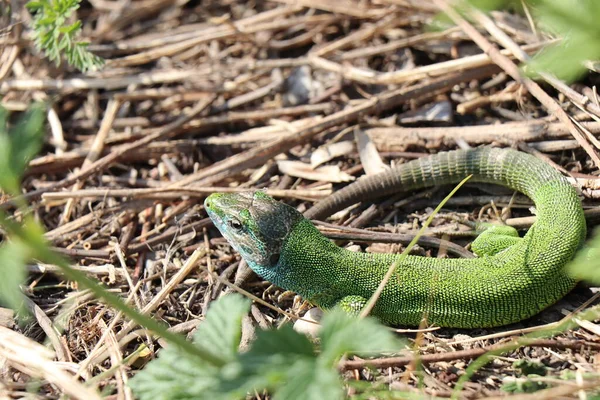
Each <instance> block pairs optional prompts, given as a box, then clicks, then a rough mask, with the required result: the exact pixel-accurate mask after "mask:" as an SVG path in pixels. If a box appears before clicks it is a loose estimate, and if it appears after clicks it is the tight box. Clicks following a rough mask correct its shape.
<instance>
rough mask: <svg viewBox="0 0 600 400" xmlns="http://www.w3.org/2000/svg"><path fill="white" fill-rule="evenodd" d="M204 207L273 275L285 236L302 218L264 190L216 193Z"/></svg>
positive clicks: (258, 267) (251, 260) (261, 271)
mask: <svg viewBox="0 0 600 400" xmlns="http://www.w3.org/2000/svg"><path fill="white" fill-rule="evenodd" d="M204 207H205V209H206V211H207V212H208V216H209V217H210V219H212V221H213V223H214V224H215V226H216V227H217V228H218V229H219V231H221V234H222V235H223V236H224V237H225V239H227V241H228V242H229V243H230V244H231V246H233V248H234V249H235V250H236V251H237V252H239V253H240V254H241V256H242V257H243V258H244V260H246V262H247V263H248V265H249V266H250V268H252V269H253V270H254V271H255V272H256V273H257V274H258V275H260V276H262V277H263V278H266V277H267V276H269V275H271V274H270V273H269V272H271V271H272V269H273V268H274V267H275V266H276V265H277V263H278V262H279V256H280V253H281V247H282V245H283V244H284V241H285V239H286V237H287V236H288V235H289V233H290V232H291V230H292V228H293V227H294V225H295V224H296V222H298V221H299V220H300V219H302V218H303V217H302V215H301V214H300V213H299V212H298V211H296V209H294V208H292V207H290V206H288V205H287V204H284V203H281V202H279V201H276V200H274V199H273V198H271V197H270V196H268V195H267V194H265V193H263V192H244V193H213V194H211V195H210V196H208V197H207V198H206V200H205V201H204Z"/></svg>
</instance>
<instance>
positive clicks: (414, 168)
mask: <svg viewBox="0 0 600 400" xmlns="http://www.w3.org/2000/svg"><path fill="white" fill-rule="evenodd" d="M469 174H473V178H472V179H471V180H472V181H476V182H490V183H495V184H500V185H504V186H507V187H509V188H512V189H514V190H518V191H520V192H522V193H524V194H526V195H527V196H529V197H530V198H531V199H532V200H533V201H534V203H535V206H536V214H537V219H536V222H535V223H534V224H533V226H532V227H531V228H530V229H529V231H528V232H527V234H526V235H525V236H524V237H522V238H521V237H519V236H518V234H517V231H516V230H514V229H513V228H510V227H506V226H490V228H488V229H487V230H485V231H484V232H483V233H482V234H481V235H479V236H478V237H477V238H476V239H475V241H474V242H473V244H472V248H473V249H474V251H475V253H476V254H477V255H478V256H479V257H478V258H471V259H437V258H431V257H419V256H408V257H407V258H406V259H405V260H404V261H403V262H402V263H400V265H398V267H397V270H396V273H395V274H394V275H393V276H392V278H391V280H390V281H389V282H388V283H387V285H386V286H385V289H384V290H383V293H382V294H381V297H380V298H379V300H378V301H377V303H376V305H375V307H374V309H373V311H372V315H374V316H376V317H378V318H379V319H380V320H382V321H383V322H385V323H388V324H392V325H411V326H415V325H418V324H419V323H420V321H421V319H422V318H423V316H424V315H426V316H427V320H428V322H429V323H432V324H436V325H440V326H445V327H457V328H475V327H493V326H499V325H505V324H509V323H513V322H517V321H520V320H523V319H525V318H528V317H530V316H532V315H534V314H536V313H538V312H539V311H541V310H542V309H544V308H546V307H548V306H549V305H551V304H553V303H554V302H556V301H557V300H558V299H560V298H561V297H562V296H564V295H565V294H566V293H567V292H569V291H570V290H571V289H572V288H573V287H574V285H575V284H576V281H575V280H574V279H572V278H570V277H569V276H567V275H566V273H565V272H564V270H563V267H564V266H565V264H566V263H567V262H568V261H569V260H571V259H572V258H573V256H574V254H575V252H576V251H577V249H578V248H579V247H580V245H581V244H582V243H583V240H584V238H585V235H586V225H585V219H584V216H583V210H582V207H581V203H580V200H579V198H578V197H577V193H576V191H575V190H574V188H573V187H572V186H571V185H570V184H569V183H568V182H567V180H566V179H565V178H564V177H563V176H562V175H560V174H559V173H558V172H556V171H555V170H554V169H553V168H551V167H550V166H549V165H547V164H546V163H544V162H543V161H540V160H538V159H536V158H535V157H532V156H530V155H527V154H525V153H521V152H518V151H514V150H508V149H504V150H503V149H494V148H487V147H484V148H479V149H475V150H466V151H465V150H459V151H452V152H446V153H439V154H437V155H433V156H429V157H426V158H421V159H418V160H414V161H411V162H408V163H406V164H403V165H400V166H398V167H396V168H394V169H392V170H389V171H387V172H384V173H382V174H378V175H374V176H369V177H365V178H362V179H359V180H358V181H357V182H355V183H353V184H351V185H348V186H346V187H345V188H343V189H341V190H339V191H337V192H336V193H335V194H334V195H332V196H330V197H329V198H327V199H325V200H323V201H321V202H319V203H317V204H316V205H315V206H314V207H313V208H311V209H309V210H308V211H307V212H306V213H305V215H304V216H303V215H302V214H300V213H299V212H298V211H297V210H296V209H294V208H293V207H290V206H288V205H286V204H283V203H281V202H278V201H275V200H273V199H272V198H271V197H269V196H267V195H266V194H264V193H262V192H260V191H258V192H254V193H240V194H218V193H214V194H212V195H210V196H209V197H208V198H207V199H206V200H205V203H204V205H205V207H206V210H207V212H208V214H209V216H210V218H211V219H212V220H213V222H214V224H215V225H216V227H217V228H218V229H219V230H220V231H221V233H222V234H223V236H225V238H227V240H228V241H229V242H230V243H231V245H232V246H233V247H234V248H235V249H236V250H237V251H238V252H239V253H240V254H241V255H242V257H243V258H244V259H245V260H246V262H247V263H248V265H249V266H250V267H251V268H252V269H253V270H254V271H255V272H256V273H257V274H258V275H260V276H261V277H262V278H264V279H266V280H269V281H271V282H272V283H274V284H276V285H278V286H280V287H282V288H284V289H288V290H291V291H295V292H297V293H298V294H300V295H302V296H303V297H304V298H306V299H309V300H310V301H312V302H313V303H315V304H317V305H319V306H321V307H323V308H330V307H332V306H334V305H336V304H339V305H341V306H342V308H344V309H346V310H347V311H349V312H357V311H358V310H360V309H361V308H362V307H363V306H364V305H365V304H366V301H367V299H368V298H369V297H370V296H371V295H372V294H373V292H374V291H375V289H376V288H377V286H378V285H379V283H380V282H381V279H382V278H383V276H384V274H385V272H386V271H387V269H388V268H389V267H390V265H391V264H392V263H393V261H394V260H395V259H397V257H398V255H397V254H368V253H357V252H352V251H348V250H345V249H343V248H340V247H338V246H336V245H335V244H334V243H333V242H331V241H330V240H329V239H327V238H325V237H324V236H323V235H322V234H321V233H320V232H319V231H318V230H317V228H316V227H315V226H314V225H313V224H312V223H311V222H310V220H309V219H308V218H313V219H316V218H323V217H326V216H328V215H330V213H332V212H335V211H336V210H339V209H342V208H344V207H347V206H349V205H352V204H354V203H356V202H358V201H364V200H370V199H372V198H375V197H380V196H384V195H388V194H390V193H393V192H399V191H406V190H412V189H417V188H422V187H428V186H434V185H440V184H447V183H456V182H459V181H461V180H462V179H463V178H464V177H466V176H467V175H469Z"/></svg>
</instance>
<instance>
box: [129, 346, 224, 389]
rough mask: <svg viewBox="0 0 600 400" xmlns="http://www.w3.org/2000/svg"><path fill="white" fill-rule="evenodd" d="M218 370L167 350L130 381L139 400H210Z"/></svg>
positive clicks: (182, 354) (173, 350)
mask: <svg viewBox="0 0 600 400" xmlns="http://www.w3.org/2000/svg"><path fill="white" fill-rule="evenodd" d="M219 373H220V371H219V368H217V367H214V366H212V365H210V364H209V363H203V362H201V361H200V360H199V359H198V358H197V357H192V356H190V355H189V354H185V353H183V352H182V351H181V350H180V349H179V348H177V347H176V346H169V347H168V348H167V349H164V350H162V351H161V352H160V353H159V357H158V359H157V360H154V361H152V362H150V363H149V364H148V365H147V366H146V367H145V368H144V370H143V371H142V372H139V373H138V374H137V375H136V376H134V377H133V378H132V379H131V380H130V381H129V386H130V387H131V389H132V390H133V392H134V393H135V395H136V398H139V399H140V400H172V399H179V400H183V399H190V400H191V399H209V398H210V397H209V396H211V395H212V394H213V393H212V392H213V389H214V388H215V387H216V386H217V385H218V384H219Z"/></svg>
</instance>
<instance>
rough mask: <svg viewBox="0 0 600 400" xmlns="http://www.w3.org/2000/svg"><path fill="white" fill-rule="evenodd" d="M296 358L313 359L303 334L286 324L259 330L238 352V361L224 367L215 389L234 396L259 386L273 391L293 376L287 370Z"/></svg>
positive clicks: (312, 351) (301, 359)
mask: <svg viewBox="0 0 600 400" xmlns="http://www.w3.org/2000/svg"><path fill="white" fill-rule="evenodd" d="M298 362H310V363H311V364H313V365H314V363H315V351H314V346H313V345H312V343H311V342H310V341H309V340H308V339H307V338H306V336H304V335H301V334H299V333H297V332H296V331H294V330H293V328H292V327H291V326H290V325H284V326H282V327H281V328H280V329H279V330H268V331H259V332H257V334H256V340H255V341H254V342H253V343H252V346H251V347H250V349H249V350H248V351H247V352H246V353H244V354H240V355H239V363H238V364H236V365H235V367H232V368H231V369H229V370H228V373H227V374H226V376H225V377H224V379H223V381H222V382H221V387H220V389H219V392H228V393H232V394H235V395H236V396H243V395H244V394H245V393H246V392H251V391H253V390H260V389H269V390H272V391H274V392H276V391H277V390H278V389H279V388H281V387H282V386H285V385H287V384H289V383H290V381H292V380H294V379H295V378H294V377H293V375H292V373H291V372H290V371H291V369H292V368H293V366H294V365H295V364H296V363H298Z"/></svg>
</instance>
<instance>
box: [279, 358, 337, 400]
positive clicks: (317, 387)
mask: <svg viewBox="0 0 600 400" xmlns="http://www.w3.org/2000/svg"><path fill="white" fill-rule="evenodd" d="M288 377H289V378H290V379H289V380H288V381H287V382H286V384H285V385H283V387H282V388H281V389H280V390H278V391H277V392H276V393H275V395H274V396H273V399H274V400H336V399H342V398H343V397H344V392H343V390H342V382H341V380H340V378H339V376H338V374H337V372H336V371H335V370H334V369H332V368H324V367H323V366H319V365H316V364H315V363H314V362H312V361H309V360H300V361H297V362H296V363H295V364H294V365H293V366H291V367H290V368H289V370H288Z"/></svg>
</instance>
